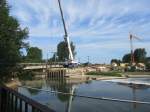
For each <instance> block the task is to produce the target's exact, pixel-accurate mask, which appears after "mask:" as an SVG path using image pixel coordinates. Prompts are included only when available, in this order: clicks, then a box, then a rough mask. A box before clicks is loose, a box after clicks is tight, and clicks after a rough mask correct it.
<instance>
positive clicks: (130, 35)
mask: <svg viewBox="0 0 150 112" xmlns="http://www.w3.org/2000/svg"><path fill="white" fill-rule="evenodd" d="M129 39H130V48H131V64H132V65H133V64H134V63H135V59H134V48H133V39H136V40H139V41H141V39H140V38H139V37H137V36H135V35H133V34H131V33H129Z"/></svg>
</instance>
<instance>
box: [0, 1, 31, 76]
mask: <svg viewBox="0 0 150 112" xmlns="http://www.w3.org/2000/svg"><path fill="white" fill-rule="evenodd" d="M27 37H28V29H27V28H24V29H22V28H21V27H20V25H19V23H18V21H17V19H15V18H14V17H12V16H10V15H9V6H8V4H7V2H6V0H0V75H1V76H0V78H4V77H5V78H6V77H7V76H9V75H10V74H11V73H12V72H13V71H15V70H16V65H17V63H18V62H20V60H21V57H22V52H21V49H22V48H24V47H26V45H27V44H26V43H24V40H25V39H26V38H27Z"/></svg>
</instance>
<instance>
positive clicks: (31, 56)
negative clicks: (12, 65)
mask: <svg viewBox="0 0 150 112" xmlns="http://www.w3.org/2000/svg"><path fill="white" fill-rule="evenodd" d="M26 61H27V62H41V61H42V50H41V49H39V48H38V47H30V48H28V50H27V56H26Z"/></svg>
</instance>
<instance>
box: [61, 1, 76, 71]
mask: <svg viewBox="0 0 150 112" xmlns="http://www.w3.org/2000/svg"><path fill="white" fill-rule="evenodd" d="M58 5H59V9H60V14H61V19H62V23H63V28H64V33H65V35H64V41H65V42H66V43H67V48H68V51H69V59H68V60H67V61H66V62H65V63H64V67H69V68H73V67H77V66H78V62H77V61H76V60H75V58H74V56H73V53H72V50H71V45H70V40H69V36H68V32H67V29H66V24H65V20H64V15H63V10H62V7H61V2H60V0H58Z"/></svg>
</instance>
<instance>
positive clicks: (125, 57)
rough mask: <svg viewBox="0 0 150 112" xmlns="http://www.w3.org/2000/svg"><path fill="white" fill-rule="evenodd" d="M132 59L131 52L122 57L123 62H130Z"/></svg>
mask: <svg viewBox="0 0 150 112" xmlns="http://www.w3.org/2000/svg"><path fill="white" fill-rule="evenodd" d="M130 61H131V54H130V53H129V54H125V55H124V56H123V58H122V62H123V63H130Z"/></svg>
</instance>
